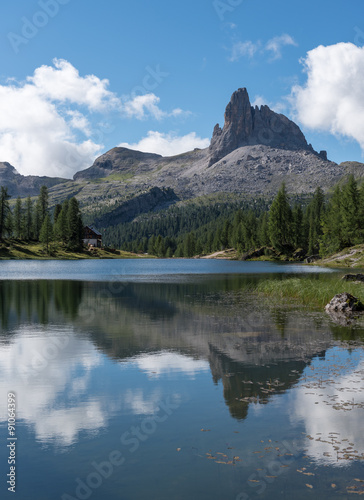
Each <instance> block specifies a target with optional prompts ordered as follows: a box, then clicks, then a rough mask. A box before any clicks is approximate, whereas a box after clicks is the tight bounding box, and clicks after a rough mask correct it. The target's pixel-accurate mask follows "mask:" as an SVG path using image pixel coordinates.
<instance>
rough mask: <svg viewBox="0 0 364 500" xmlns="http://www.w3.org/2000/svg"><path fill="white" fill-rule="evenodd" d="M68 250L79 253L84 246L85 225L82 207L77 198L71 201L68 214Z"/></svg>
mask: <svg viewBox="0 0 364 500" xmlns="http://www.w3.org/2000/svg"><path fill="white" fill-rule="evenodd" d="M67 223H68V224H67V225H68V248H69V249H70V250H75V251H79V250H81V249H82V246H83V223H82V216H81V211H80V206H79V203H78V201H77V199H76V198H71V199H70V201H69V207H68V214H67Z"/></svg>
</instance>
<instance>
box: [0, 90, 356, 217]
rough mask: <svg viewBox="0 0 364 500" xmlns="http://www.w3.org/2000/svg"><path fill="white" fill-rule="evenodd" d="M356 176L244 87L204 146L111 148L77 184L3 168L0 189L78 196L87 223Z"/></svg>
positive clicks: (328, 184)
mask: <svg viewBox="0 0 364 500" xmlns="http://www.w3.org/2000/svg"><path fill="white" fill-rule="evenodd" d="M351 172H352V173H354V175H355V177H356V178H361V177H363V176H364V165H363V164H360V163H357V162H345V163H342V164H340V165H337V164H336V163H334V162H331V161H328V160H327V155H326V152H325V151H322V152H320V153H317V152H316V151H314V149H313V148H312V146H311V145H310V144H308V143H307V141H306V139H305V137H304V135H303V133H302V132H301V130H300V128H299V127H298V126H297V125H296V124H295V123H294V122H292V121H291V120H289V119H288V118H287V117H285V116H284V115H282V114H278V113H275V112H274V111H272V110H271V109H269V107H268V106H261V107H260V108H258V107H257V106H255V107H252V106H251V104H250V100H249V95H248V92H247V90H246V89H245V88H242V89H239V90H237V91H236V92H234V93H233V95H232V97H231V100H230V102H229V104H228V105H227V107H226V110H225V123H224V126H223V128H220V126H219V125H216V126H215V128H214V131H213V136H212V140H211V144H210V146H209V147H208V148H206V149H203V150H200V149H195V150H194V151H189V152H187V153H183V154H180V155H177V156H173V157H162V156H160V155H157V154H152V153H143V152H140V151H134V150H130V149H126V148H119V147H118V148H113V149H111V150H110V151H108V152H106V153H105V154H103V155H101V156H100V157H99V158H97V159H96V160H95V162H94V164H93V165H92V166H91V167H89V168H87V169H86V170H83V171H81V172H78V173H76V174H75V176H74V179H73V180H65V179H51V178H47V177H42V178H41V177H36V176H27V177H25V176H21V175H20V174H18V173H17V172H16V170H15V169H14V167H12V166H11V165H9V164H6V163H3V164H0V184H2V185H7V186H8V187H9V190H10V193H11V194H12V195H13V196H16V195H18V194H19V195H20V196H26V195H28V194H37V192H38V190H39V187H40V186H41V185H42V184H46V185H48V186H49V187H50V199H51V202H52V203H53V204H55V203H57V202H60V201H62V200H63V199H65V198H67V197H71V196H77V198H78V199H79V201H80V203H81V207H82V210H83V211H84V213H85V215H86V217H87V218H88V219H87V220H89V221H91V220H93V221H94V220H98V221H100V223H101V221H102V222H103V223H105V224H106V225H113V218H115V219H116V220H118V221H123V220H124V219H125V218H126V219H128V220H131V219H132V218H133V216H137V215H138V214H140V213H146V212H148V210H153V211H156V210H158V209H160V208H165V206H166V203H167V204H173V203H178V202H183V201H184V200H190V199H194V198H196V197H199V198H201V197H203V196H208V197H209V196H210V197H211V196H213V195H219V194H221V195H228V196H230V195H234V196H235V197H238V198H239V197H244V196H255V197H256V196H267V197H272V196H274V195H275V194H276V192H277V191H278V189H279V186H280V185H281V183H282V182H283V181H284V182H285V183H286V186H287V191H288V192H289V193H297V194H306V193H307V194H308V193H312V192H313V191H314V190H315V189H316V188H317V187H318V186H321V187H322V188H323V189H324V190H325V191H328V190H329V189H330V188H332V186H333V185H335V184H336V183H337V182H338V181H339V180H340V179H341V178H343V177H344V176H346V175H347V174H348V173H351ZM154 188H158V190H159V191H158V190H157V191H152V190H153V189H154ZM148 193H149V194H148ZM156 193H158V196H155V194H156ZM166 193H167V195H166ZM134 198H135V202H131V200H133V199H134ZM146 200H147V201H146ZM148 207H150V208H148ZM134 209H135V213H134V212H133V210H134Z"/></svg>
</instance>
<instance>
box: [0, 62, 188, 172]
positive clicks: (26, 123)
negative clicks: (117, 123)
mask: <svg viewBox="0 0 364 500" xmlns="http://www.w3.org/2000/svg"><path fill="white" fill-rule="evenodd" d="M108 86H109V81H108V80H106V79H104V80H101V79H100V78H98V77H97V76H95V75H87V76H80V74H79V72H78V70H77V69H76V68H75V67H74V66H72V64H70V63H69V62H68V61H65V60H60V59H54V61H53V66H45V65H44V66H41V67H39V68H37V69H36V70H35V71H34V74H33V76H29V77H27V78H26V80H25V81H24V82H16V81H15V80H14V79H10V80H8V82H7V83H6V84H3V85H0V109H1V113H0V161H8V162H9V163H11V164H12V165H13V166H14V167H15V168H16V169H17V170H18V171H19V172H20V173H21V174H24V175H30V174H32V175H47V176H53V177H72V175H73V174H74V173H75V172H77V171H79V170H82V169H84V168H87V167H89V166H90V165H91V164H92V163H93V161H94V159H95V157H96V156H97V154H100V153H101V151H102V149H103V148H104V145H103V144H102V142H103V133H100V132H99V128H100V126H99V125H98V122H99V121H100V120H102V121H105V120H104V119H105V116H106V115H107V116H108V117H109V113H111V112H113V113H116V114H117V116H118V118H119V119H120V118H121V117H124V118H134V119H144V118H146V117H148V118H153V119H157V120H161V119H163V118H168V117H181V116H183V115H186V114H188V112H184V111H182V110H181V109H180V108H176V109H173V110H172V111H171V112H166V111H163V110H161V109H160V107H159V101H160V99H159V97H157V96H156V95H154V94H147V95H143V96H137V97H134V98H131V97H129V98H128V99H125V98H124V99H121V98H120V97H118V96H117V95H116V94H114V93H113V92H111V91H110V90H108ZM107 116H106V118H107ZM105 133H106V132H105Z"/></svg>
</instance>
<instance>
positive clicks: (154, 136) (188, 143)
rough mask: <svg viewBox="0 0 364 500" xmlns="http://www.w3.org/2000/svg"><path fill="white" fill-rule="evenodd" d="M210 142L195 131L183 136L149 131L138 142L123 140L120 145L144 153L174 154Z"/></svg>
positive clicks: (201, 146)
mask: <svg viewBox="0 0 364 500" xmlns="http://www.w3.org/2000/svg"><path fill="white" fill-rule="evenodd" d="M209 144H210V140H209V139H203V138H201V137H199V136H197V135H196V133H195V132H191V133H190V134H187V135H184V136H177V135H176V134H173V133H166V134H165V133H161V132H156V131H152V130H151V131H149V132H148V134H147V137H144V138H142V139H141V140H140V141H139V142H137V143H134V144H129V143H127V142H123V143H121V144H119V146H120V147H123V148H129V149H135V150H137V151H143V152H144V153H157V154H160V155H162V156H174V155H178V154H181V153H185V152H186V151H192V150H193V149H195V148H200V149H203V148H207V147H208V146H209Z"/></svg>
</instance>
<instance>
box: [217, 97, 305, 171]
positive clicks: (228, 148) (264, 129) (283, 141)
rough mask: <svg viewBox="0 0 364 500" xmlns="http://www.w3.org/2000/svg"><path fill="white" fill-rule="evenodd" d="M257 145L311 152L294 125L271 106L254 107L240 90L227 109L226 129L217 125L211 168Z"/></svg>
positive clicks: (298, 129) (303, 137)
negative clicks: (243, 149)
mask: <svg viewBox="0 0 364 500" xmlns="http://www.w3.org/2000/svg"><path fill="white" fill-rule="evenodd" d="M254 144H264V145H266V146H271V147H276V148H277V147H278V148H282V149H292V150H299V149H307V150H310V151H312V147H311V146H310V145H308V144H307V141H306V139H305V136H304V135H303V133H302V132H301V130H300V128H299V127H298V126H297V125H296V124H295V123H293V122H292V121H291V120H289V119H288V118H287V117H286V116H284V115H281V114H278V113H275V112H274V111H272V110H271V109H270V108H269V107H268V106H261V107H260V108H259V107H258V106H255V107H253V106H251V104H250V100H249V95H248V91H247V89H246V88H241V89H238V90H237V91H236V92H234V93H233V95H232V96H231V100H230V102H229V104H228V105H227V106H226V110H225V124H224V127H223V129H221V128H220V126H219V125H218V124H217V125H216V126H215V128H214V132H213V136H212V139H211V144H210V160H209V165H212V164H214V163H216V162H217V161H218V160H220V159H221V158H223V157H224V156H226V155H227V154H229V153H231V152H232V151H234V150H235V149H237V148H239V147H242V146H249V145H254Z"/></svg>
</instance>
